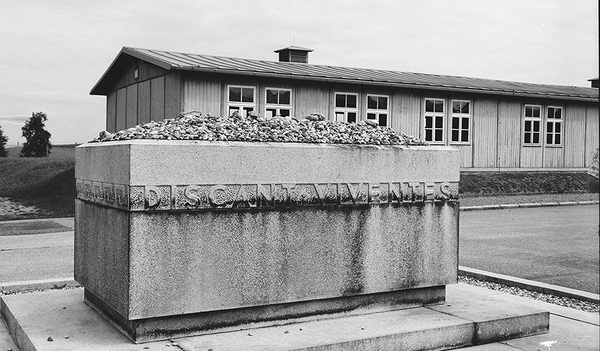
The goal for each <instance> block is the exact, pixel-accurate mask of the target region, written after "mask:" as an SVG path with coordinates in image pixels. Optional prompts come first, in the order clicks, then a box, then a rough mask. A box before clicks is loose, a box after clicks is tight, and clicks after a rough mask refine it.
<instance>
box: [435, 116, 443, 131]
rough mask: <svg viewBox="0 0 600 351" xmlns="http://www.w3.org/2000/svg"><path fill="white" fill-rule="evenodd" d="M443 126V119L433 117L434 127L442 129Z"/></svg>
mask: <svg viewBox="0 0 600 351" xmlns="http://www.w3.org/2000/svg"><path fill="white" fill-rule="evenodd" d="M443 125H444V117H441V116H435V127H436V128H442V126H443Z"/></svg>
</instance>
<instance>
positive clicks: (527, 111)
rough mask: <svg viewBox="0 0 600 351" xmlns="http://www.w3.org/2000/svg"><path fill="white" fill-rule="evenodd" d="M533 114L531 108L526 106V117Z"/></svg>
mask: <svg viewBox="0 0 600 351" xmlns="http://www.w3.org/2000/svg"><path fill="white" fill-rule="evenodd" d="M531 116H533V113H532V112H531V106H525V117H531Z"/></svg>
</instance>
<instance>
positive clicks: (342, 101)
mask: <svg viewBox="0 0 600 351" xmlns="http://www.w3.org/2000/svg"><path fill="white" fill-rule="evenodd" d="M335 107H346V95H345V94H335Z"/></svg>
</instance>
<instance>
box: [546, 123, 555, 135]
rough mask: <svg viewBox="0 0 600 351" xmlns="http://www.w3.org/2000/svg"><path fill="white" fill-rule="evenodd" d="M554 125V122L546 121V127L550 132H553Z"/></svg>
mask: <svg viewBox="0 0 600 351" xmlns="http://www.w3.org/2000/svg"><path fill="white" fill-rule="evenodd" d="M553 126H554V123H552V122H548V123H546V129H547V130H548V133H552V132H553V128H552V127H553Z"/></svg>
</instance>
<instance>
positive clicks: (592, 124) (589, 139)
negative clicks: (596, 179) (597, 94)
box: [585, 104, 600, 167]
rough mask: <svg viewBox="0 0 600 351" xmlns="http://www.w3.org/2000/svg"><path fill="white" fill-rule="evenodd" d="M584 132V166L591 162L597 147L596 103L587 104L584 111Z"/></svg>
mask: <svg viewBox="0 0 600 351" xmlns="http://www.w3.org/2000/svg"><path fill="white" fill-rule="evenodd" d="M586 119H587V123H586V133H585V166H586V167H589V166H590V165H591V164H592V157H593V156H594V152H596V149H597V148H598V143H599V142H598V133H599V132H598V128H599V127H600V124H599V123H598V104H594V105H588V106H587V113H586Z"/></svg>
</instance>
